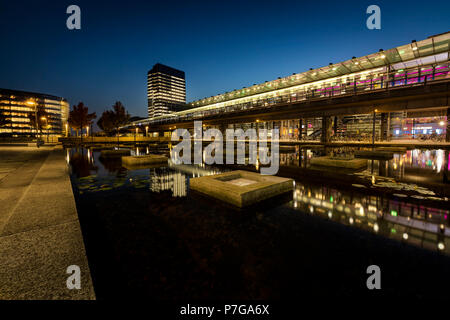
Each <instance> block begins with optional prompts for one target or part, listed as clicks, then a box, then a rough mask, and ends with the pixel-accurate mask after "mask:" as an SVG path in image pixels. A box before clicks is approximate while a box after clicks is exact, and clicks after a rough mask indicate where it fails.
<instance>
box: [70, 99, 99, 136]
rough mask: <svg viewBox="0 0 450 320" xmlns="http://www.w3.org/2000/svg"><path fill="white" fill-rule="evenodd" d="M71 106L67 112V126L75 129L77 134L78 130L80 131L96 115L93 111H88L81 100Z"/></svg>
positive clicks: (88, 124)
mask: <svg viewBox="0 0 450 320" xmlns="http://www.w3.org/2000/svg"><path fill="white" fill-rule="evenodd" d="M72 108H73V109H72V110H71V111H70V113H69V126H70V127H71V128H73V129H75V130H76V131H77V136H78V130H80V132H82V130H83V128H86V127H88V126H90V125H91V124H92V120H94V119H95V118H97V115H96V114H95V112H93V113H89V108H88V107H87V106H85V105H84V103H83V102H80V103H78V105H77V106H73V107H72Z"/></svg>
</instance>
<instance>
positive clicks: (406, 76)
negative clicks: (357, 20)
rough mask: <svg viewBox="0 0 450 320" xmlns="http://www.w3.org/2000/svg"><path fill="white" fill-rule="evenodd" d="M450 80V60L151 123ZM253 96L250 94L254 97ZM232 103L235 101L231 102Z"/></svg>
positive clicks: (155, 121) (172, 116) (170, 121)
mask: <svg viewBox="0 0 450 320" xmlns="http://www.w3.org/2000/svg"><path fill="white" fill-rule="evenodd" d="M442 80H444V81H445V80H450V62H448V61H447V62H445V63H441V64H439V65H433V66H426V67H424V66H421V67H415V68H410V69H405V70H399V71H395V72H389V73H385V74H384V75H378V76H374V77H370V75H368V76H367V77H366V78H364V79H362V78H360V79H351V80H349V81H348V82H344V83H336V84H334V85H325V86H323V87H322V88H314V89H307V90H300V91H296V92H294V93H289V94H283V95H276V96H273V97H268V98H263V99H259V100H256V101H248V102H244V103H240V104H233V105H229V106H222V107H217V108H212V109H209V110H203V111H200V110H199V111H195V110H193V111H192V112H190V113H185V114H182V115H171V116H170V117H164V118H161V119H153V120H151V121H150V122H148V124H155V125H158V124H169V123H174V122H182V121H193V120H199V119H201V118H203V117H207V116H214V115H219V114H220V115H223V114H224V113H231V112H239V111H247V110H256V109H265V108H271V107H273V106H275V105H281V104H289V103H297V102H302V101H315V100H321V99H330V98H334V97H345V96H354V95H359V94H365V93H368V92H379V91H389V90H393V89H397V88H405V87H414V86H424V85H427V83H430V82H436V81H442ZM250 98H251V97H249V99H250ZM229 103H232V101H231V102H229Z"/></svg>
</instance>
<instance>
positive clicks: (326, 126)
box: [320, 116, 332, 143]
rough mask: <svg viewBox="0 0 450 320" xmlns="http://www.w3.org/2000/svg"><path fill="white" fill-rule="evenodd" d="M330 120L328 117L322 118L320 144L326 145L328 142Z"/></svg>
mask: <svg viewBox="0 0 450 320" xmlns="http://www.w3.org/2000/svg"><path fill="white" fill-rule="evenodd" d="M331 129H332V127H331V119H330V117H329V116H326V117H322V134H321V136H320V142H322V143H328V142H330V136H331Z"/></svg>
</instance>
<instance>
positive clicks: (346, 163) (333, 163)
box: [310, 157, 367, 169]
mask: <svg viewBox="0 0 450 320" xmlns="http://www.w3.org/2000/svg"><path fill="white" fill-rule="evenodd" d="M310 164H311V165H315V166H322V167H336V168H346V169H360V168H365V167H367V160H365V159H338V158H330V157H318V158H312V159H311V160H310Z"/></svg>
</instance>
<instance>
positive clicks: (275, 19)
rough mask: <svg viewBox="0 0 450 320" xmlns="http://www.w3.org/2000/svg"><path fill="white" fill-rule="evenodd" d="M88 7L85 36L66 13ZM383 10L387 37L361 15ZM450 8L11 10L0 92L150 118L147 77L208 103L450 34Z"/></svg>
mask: <svg viewBox="0 0 450 320" xmlns="http://www.w3.org/2000/svg"><path fill="white" fill-rule="evenodd" d="M70 4H77V5H79V6H80V8H81V27H82V29H81V30H79V31H70V30H68V29H67V28H66V19H67V17H68V15H67V14H66V8H67V6H68V5H70ZM371 4H377V5H379V6H380V7H381V16H382V22H381V30H368V29H367V28H366V18H367V17H368V15H366V13H365V12H366V8H367V7H368V6H369V5H371ZM449 12H450V1H392V0H391V1H365V0H362V1H361V0H360V1H320V0H316V1H306V2H303V1H299V0H297V1H283V0H277V1H275V0H272V1H263V0H259V1H250V0H247V1H245V0H241V1H233V0H226V1H225V0H224V1H213V0H210V1H204V2H202V1H188V0H186V1H170V0H166V1H156V2H153V1H133V0H128V1H120V2H119V1H118V2H116V1H76V0H70V1H65V0H59V1H30V2H27V1H20V0H16V1H5V0H0V43H1V50H0V72H1V77H0V88H10V89H21V90H27V91H36V92H44V93H49V94H54V95H58V96H63V97H65V98H67V99H68V100H69V103H70V104H71V105H73V104H75V103H78V102H79V101H83V102H84V103H85V104H86V105H88V106H89V107H90V108H91V109H93V110H95V111H96V112H97V114H98V116H99V115H100V113H101V112H102V111H103V110H104V109H106V108H109V107H110V106H111V105H112V104H113V103H114V102H115V101H116V100H120V101H122V102H123V104H124V105H125V106H126V107H127V108H128V109H129V111H130V113H131V114H133V115H140V116H146V113H147V107H146V105H147V102H146V78H147V71H148V70H149V69H150V68H151V67H152V65H153V64H155V63H156V62H161V63H164V64H167V65H169V66H172V67H174V68H178V69H181V70H183V71H185V72H186V81H187V88H186V89H187V100H188V101H192V100H195V99H199V98H203V97H206V96H211V95H215V94H219V93H222V92H224V91H230V90H233V89H238V88H242V87H243V86H249V85H252V84H253V83H259V82H264V81H265V80H272V79H275V78H277V77H279V76H286V75H290V74H292V73H293V72H295V73H297V72H302V71H306V70H308V69H309V68H310V67H312V68H316V67H321V66H324V65H327V64H328V63H329V62H339V61H343V60H346V59H349V58H351V57H352V56H361V55H365V54H369V53H373V52H375V51H378V50H379V49H380V48H383V49H389V48H391V47H395V46H398V45H402V44H406V43H409V42H410V41H411V40H413V39H416V40H422V39H424V38H426V37H427V36H429V35H433V34H437V33H442V32H446V31H450V19H449Z"/></svg>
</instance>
